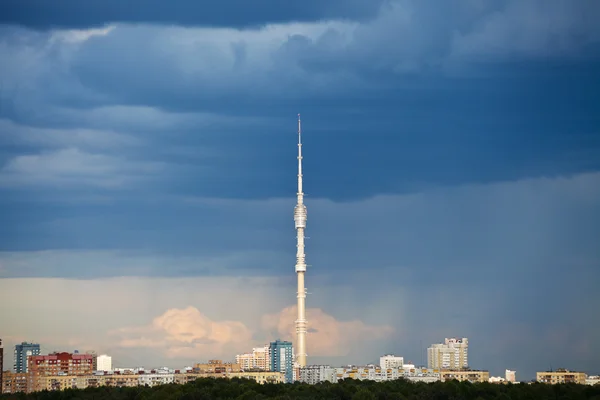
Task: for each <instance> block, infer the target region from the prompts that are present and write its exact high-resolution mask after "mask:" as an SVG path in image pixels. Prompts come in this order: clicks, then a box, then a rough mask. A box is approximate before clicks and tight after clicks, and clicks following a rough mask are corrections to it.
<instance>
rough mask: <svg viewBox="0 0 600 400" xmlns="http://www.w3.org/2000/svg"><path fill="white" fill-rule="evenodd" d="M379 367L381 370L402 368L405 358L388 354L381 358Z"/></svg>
mask: <svg viewBox="0 0 600 400" xmlns="http://www.w3.org/2000/svg"><path fill="white" fill-rule="evenodd" d="M379 366H380V367H381V369H391V368H402V367H403V366H404V357H398V356H395V355H393V354H387V355H385V356H382V357H379Z"/></svg>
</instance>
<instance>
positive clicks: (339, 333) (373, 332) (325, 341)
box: [262, 306, 394, 357]
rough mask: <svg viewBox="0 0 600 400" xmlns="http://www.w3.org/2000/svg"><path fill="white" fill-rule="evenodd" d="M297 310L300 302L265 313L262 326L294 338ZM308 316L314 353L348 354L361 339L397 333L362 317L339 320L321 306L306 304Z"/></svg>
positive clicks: (309, 341) (309, 342)
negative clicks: (362, 319) (370, 323)
mask: <svg viewBox="0 0 600 400" xmlns="http://www.w3.org/2000/svg"><path fill="white" fill-rule="evenodd" d="M297 310H298V308H297V306H290V307H286V308H284V309H283V310H281V312H279V313H277V314H270V315H265V316H264V317H263V319H262V326H263V328H264V329H265V330H267V331H269V332H274V333H275V334H277V335H278V336H280V337H282V338H284V339H287V340H293V341H294V342H295V338H296V327H295V322H294V321H295V320H296V316H297ZM306 319H307V320H308V336H307V353H308V354H309V355H310V356H315V357H340V356H347V355H348V354H350V353H351V351H352V349H353V348H354V347H355V346H356V345H358V344H359V343H360V344H364V343H365V342H368V341H381V340H387V339H389V338H390V336H391V335H392V334H393V333H394V328H393V327H391V326H385V325H380V326H368V325H366V324H365V323H364V322H362V321H359V320H352V321H338V320H336V319H335V318H334V317H333V316H331V315H329V314H327V313H325V312H324V311H323V310H321V309H319V308H307V309H306Z"/></svg>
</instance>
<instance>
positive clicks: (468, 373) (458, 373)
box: [441, 369, 490, 383]
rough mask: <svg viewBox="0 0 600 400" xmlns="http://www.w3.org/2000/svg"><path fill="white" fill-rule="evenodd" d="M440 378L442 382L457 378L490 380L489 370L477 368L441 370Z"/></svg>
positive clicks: (479, 380) (462, 379)
mask: <svg viewBox="0 0 600 400" xmlns="http://www.w3.org/2000/svg"><path fill="white" fill-rule="evenodd" d="M441 378H442V381H443V382H446V381H451V380H457V381H459V382H471V383H475V382H488V381H489V380H490V373H489V371H478V370H465V369H459V370H442V371H441Z"/></svg>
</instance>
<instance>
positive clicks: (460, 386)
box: [0, 378, 600, 400]
mask: <svg viewBox="0 0 600 400" xmlns="http://www.w3.org/2000/svg"><path fill="white" fill-rule="evenodd" d="M9 399H10V400H109V399H110V400H222V399H223V400H267V399H276V400H295V399H306V400H320V399H327V400H471V399H473V400H484V399H491V400H545V399H548V400H563V399H565V400H566V399H569V400H587V399H590V400H591V399H593V400H600V385H598V386H586V385H574V384H568V385H554V386H550V385H543V384H537V383H536V384H531V385H528V384H524V383H522V384H515V385H495V384H490V383H479V384H472V383H468V382H456V381H451V382H444V383H442V382H436V383H431V384H426V383H412V382H409V381H405V380H402V379H399V380H395V381H389V382H372V381H357V380H352V379H345V380H343V381H341V382H339V383H335V384H332V383H328V382H325V383H320V384H318V385H306V384H301V383H294V384H291V385H290V384H266V385H259V384H258V383H256V382H254V381H251V380H247V379H231V380H229V379H211V378H205V379H198V380H196V381H194V382H191V383H188V384H185V385H175V384H169V385H161V386H157V387H153V388H150V387H132V388H111V387H100V388H89V389H84V390H76V389H69V390H64V391H55V392H48V391H43V392H37V393H31V394H23V393H19V394H4V395H0V400H9Z"/></svg>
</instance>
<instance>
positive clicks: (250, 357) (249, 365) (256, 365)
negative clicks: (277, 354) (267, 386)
mask: <svg viewBox="0 0 600 400" xmlns="http://www.w3.org/2000/svg"><path fill="white" fill-rule="evenodd" d="M235 362H236V363H237V364H239V365H240V368H241V369H242V370H244V371H248V370H258V371H270V370H271V351H270V346H268V345H266V346H263V347H255V348H253V349H252V353H244V354H238V355H236V356H235Z"/></svg>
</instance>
